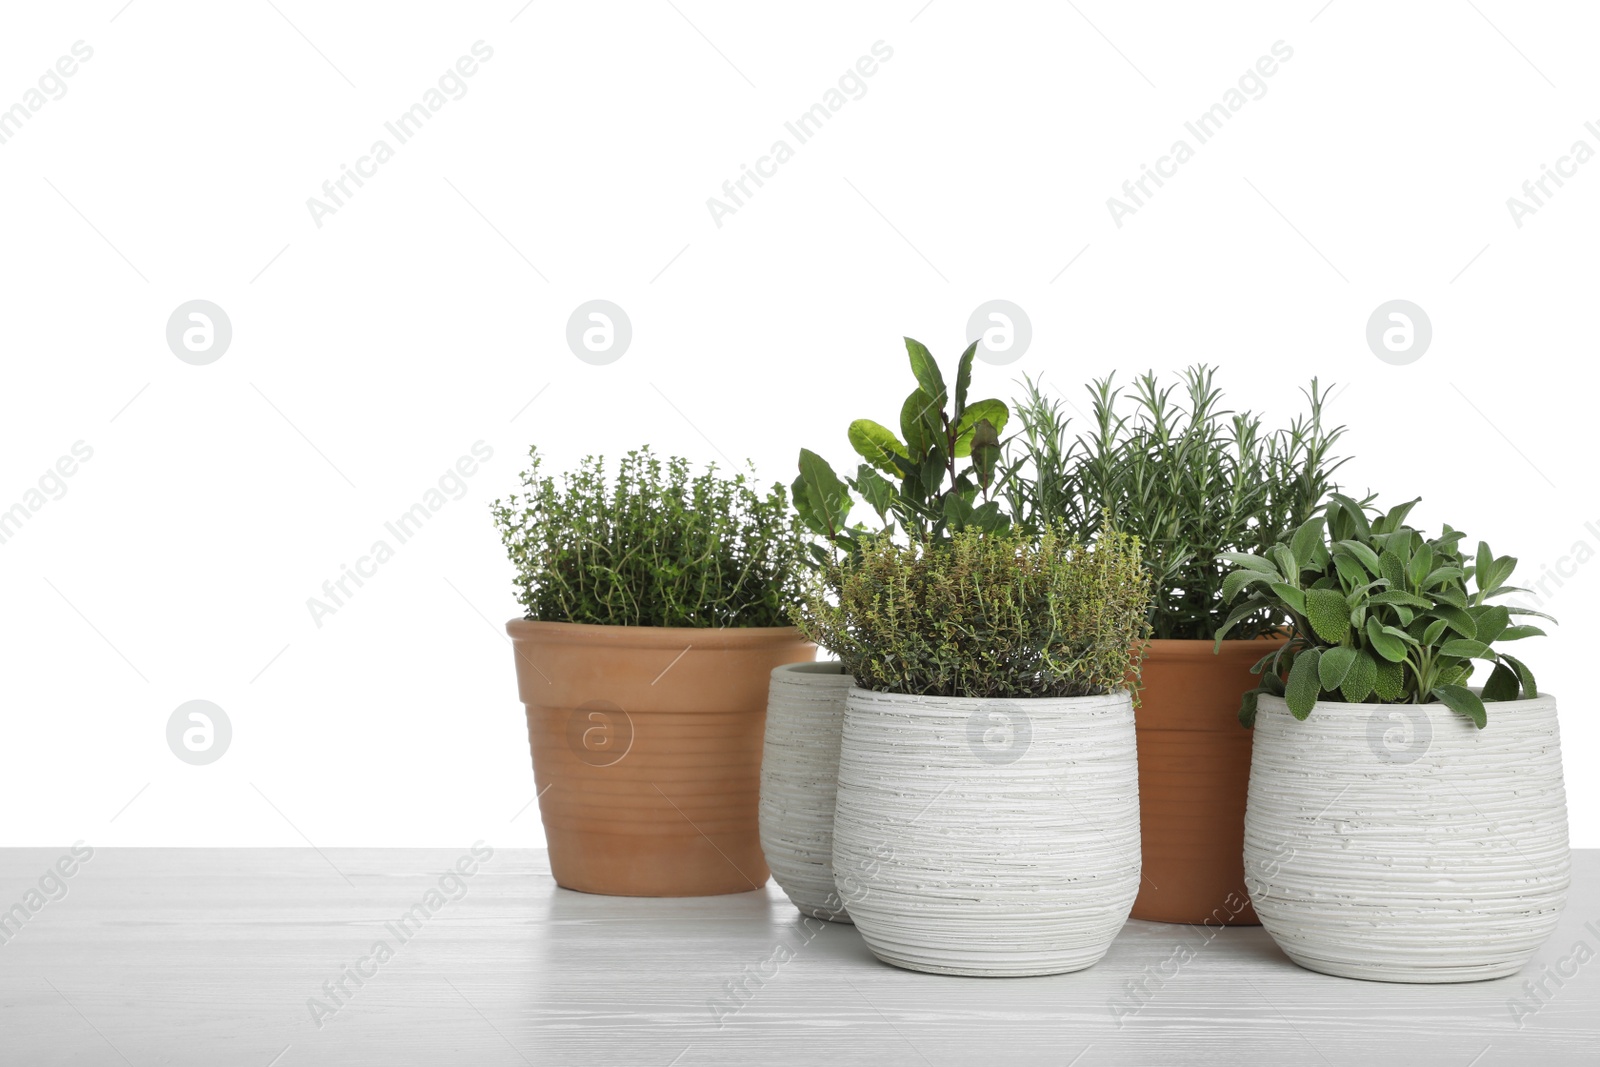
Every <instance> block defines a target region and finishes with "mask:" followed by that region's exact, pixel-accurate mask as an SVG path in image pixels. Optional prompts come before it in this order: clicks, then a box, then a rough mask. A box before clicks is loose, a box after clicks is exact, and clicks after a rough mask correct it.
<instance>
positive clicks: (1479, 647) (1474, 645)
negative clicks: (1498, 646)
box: [1439, 637, 1493, 659]
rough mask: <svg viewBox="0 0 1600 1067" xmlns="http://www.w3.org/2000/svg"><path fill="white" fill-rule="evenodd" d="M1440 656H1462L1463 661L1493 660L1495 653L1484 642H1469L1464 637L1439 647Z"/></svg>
mask: <svg viewBox="0 0 1600 1067" xmlns="http://www.w3.org/2000/svg"><path fill="white" fill-rule="evenodd" d="M1439 653H1440V655H1444V656H1460V657H1461V658H1462V659H1491V658H1493V653H1491V652H1490V651H1489V646H1488V645H1486V644H1484V643H1483V642H1482V641H1469V640H1467V639H1466V638H1464V637H1457V638H1454V639H1453V640H1450V641H1446V642H1445V643H1444V644H1442V645H1440V646H1439Z"/></svg>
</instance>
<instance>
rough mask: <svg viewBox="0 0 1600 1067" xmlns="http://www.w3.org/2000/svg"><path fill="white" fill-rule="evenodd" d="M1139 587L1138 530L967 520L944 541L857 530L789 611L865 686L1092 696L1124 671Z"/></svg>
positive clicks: (1122, 683) (1145, 590) (1138, 619)
mask: <svg viewBox="0 0 1600 1067" xmlns="http://www.w3.org/2000/svg"><path fill="white" fill-rule="evenodd" d="M1148 595H1149V577H1148V575H1147V574H1146V573H1145V571H1144V569H1143V567H1142V566H1141V565H1140V561H1139V542H1138V540H1137V539H1135V538H1132V537H1128V536H1126V535H1123V534H1120V533H1115V532H1107V533H1104V534H1102V535H1101V536H1100V538H1099V539H1098V540H1097V541H1096V542H1095V543H1094V544H1093V545H1092V546H1091V545H1084V544H1082V543H1080V542H1076V541H1071V540H1068V539H1065V538H1063V537H1062V536H1061V535H1060V534H1059V533H1058V532H1056V531H1054V530H1046V531H1045V532H1044V533H1043V534H1042V535H1040V536H1038V537H1035V536H1033V535H1031V534H1029V533H1027V532H1026V531H1022V530H1012V531H1008V532H987V531H984V530H981V529H978V528H976V527H967V528H964V529H961V530H957V531H955V532H954V533H952V534H951V535H950V537H949V539H948V540H946V541H940V542H936V541H933V540H932V539H930V538H923V537H914V538H912V540H911V542H910V543H909V544H898V543H896V542H895V541H893V540H892V539H891V538H889V537H888V536H884V535H878V536H873V537H867V538H865V539H863V540H862V541H861V542H860V544H859V552H858V553H857V554H855V555H852V556H845V557H844V558H843V559H842V560H840V561H838V562H832V561H830V562H829V563H827V564H826V565H825V566H824V567H823V569H822V570H821V571H820V572H819V573H818V575H817V576H816V577H815V578H814V579H813V581H812V583H811V585H810V587H809V589H808V592H807V595H806V596H805V599H804V600H803V602H802V603H801V605H800V606H799V607H798V608H797V609H796V610H795V612H794V616H793V617H794V620H795V622H796V624H797V625H798V626H799V627H800V628H801V630H802V631H803V632H804V633H805V634H806V636H807V637H809V638H811V640H813V641H815V642H816V643H817V644H819V645H821V646H822V647H823V648H826V649H827V650H828V651H830V652H832V653H833V654H834V655H836V656H838V657H839V659H840V660H841V661H842V662H843V664H844V668H845V670H846V671H848V672H850V673H851V674H853V675H854V676H855V678H856V684H857V685H860V686H862V687H863V688H866V689H874V690H877V691H879V692H885V693H908V694H915V695H923V696H950V697H980V698H988V697H1019V698H1020V697H1058V696H1089V695H1093V694H1097V693H1105V692H1109V691H1111V690H1114V689H1122V688H1127V686H1128V685H1129V682H1130V677H1129V676H1130V670H1129V666H1130V655H1132V656H1134V657H1137V656H1138V654H1139V649H1140V647H1141V646H1142V643H1143V641H1144V639H1145V637H1146V636H1147V635H1148V630H1149V627H1148V623H1147V622H1146V618H1145V609H1146V601H1147V598H1148Z"/></svg>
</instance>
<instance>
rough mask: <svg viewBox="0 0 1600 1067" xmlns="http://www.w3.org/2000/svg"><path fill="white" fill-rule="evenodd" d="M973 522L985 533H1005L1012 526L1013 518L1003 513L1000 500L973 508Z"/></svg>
mask: <svg viewBox="0 0 1600 1067" xmlns="http://www.w3.org/2000/svg"><path fill="white" fill-rule="evenodd" d="M971 524H972V525H973V526H976V527H977V528H978V529H980V530H982V531H984V532H985V533H1004V532H1005V531H1006V530H1008V529H1010V528H1011V520H1010V519H1008V518H1006V516H1005V515H1003V514H1001V511H1000V502H999V501H998V500H991V501H989V502H988V503H986V504H979V505H978V506H977V507H975V508H973V509H972V520H971Z"/></svg>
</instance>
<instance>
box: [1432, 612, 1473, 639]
mask: <svg viewBox="0 0 1600 1067" xmlns="http://www.w3.org/2000/svg"><path fill="white" fill-rule="evenodd" d="M1432 615H1433V617H1434V618H1436V619H1443V620H1444V622H1445V624H1446V625H1447V626H1449V627H1450V629H1452V630H1454V631H1455V632H1456V633H1458V634H1460V635H1461V636H1462V637H1465V638H1469V639H1470V638H1475V637H1477V636H1478V623H1477V620H1475V619H1474V618H1473V617H1472V616H1471V615H1469V614H1467V611H1466V609H1465V608H1458V607H1456V606H1455V605H1454V604H1435V605H1434V606H1433V612H1432ZM1428 643H1429V644H1432V643H1433V642H1431V641H1430V642H1428Z"/></svg>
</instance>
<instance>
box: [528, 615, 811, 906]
mask: <svg viewBox="0 0 1600 1067" xmlns="http://www.w3.org/2000/svg"><path fill="white" fill-rule="evenodd" d="M506 631H507V632H508V633H509V634H510V635H511V639H512V645H513V648H514V651H515V653H516V664H517V688H518V692H519V694H520V696H521V698H522V702H523V704H524V705H525V706H526V709H527V720H528V740H529V746H530V748H531V751H532V754H533V771H534V784H535V788H536V790H537V793H538V797H539V813H540V816H541V818H542V819H543V821H544V828H545V836H546V838H547V840H548V842H549V849H550V869H551V873H552V874H553V875H554V876H555V880H556V883H557V884H558V885H561V886H563V887H565V888H567V889H576V890H581V891H583V892H587V893H608V894H614V895H619V896H662V897H678V896H709V895H714V894H721V893H741V892H748V891H750V890H753V889H759V888H760V887H761V886H762V885H764V884H765V883H766V881H767V873H768V872H767V865H766V861H765V859H764V858H763V856H762V852H761V840H760V832H759V825H758V815H757V809H758V803H759V791H760V774H761V744H762V733H763V729H764V726H765V720H766V703H767V688H768V683H769V680H770V676H771V673H772V670H773V668H774V667H777V666H779V665H781V664H784V663H792V662H796V661H801V660H809V659H811V658H813V657H814V656H815V654H816V646H814V645H812V644H811V643H810V642H808V641H806V640H805V639H804V638H803V637H801V635H800V633H799V631H798V630H794V629H791V628H788V627H771V628H767V627H761V628H746V629H680V628H675V627H632V626H589V625H577V624H572V623H555V622H536V621H532V620H527V619H513V620H512V621H511V622H509V623H507V624H506Z"/></svg>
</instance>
